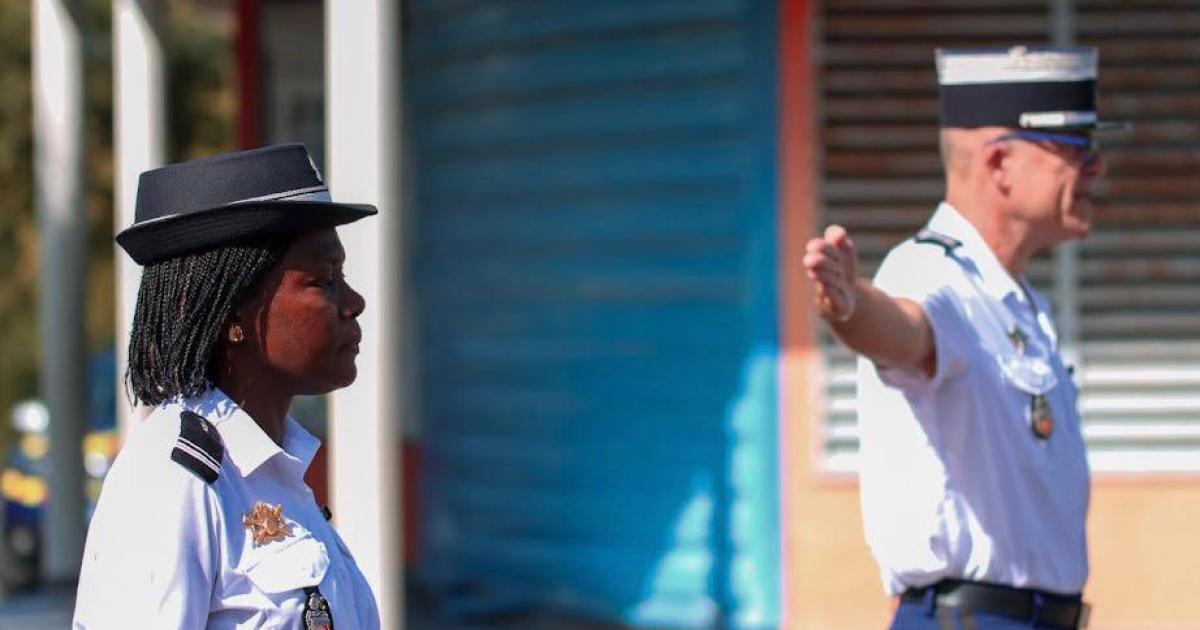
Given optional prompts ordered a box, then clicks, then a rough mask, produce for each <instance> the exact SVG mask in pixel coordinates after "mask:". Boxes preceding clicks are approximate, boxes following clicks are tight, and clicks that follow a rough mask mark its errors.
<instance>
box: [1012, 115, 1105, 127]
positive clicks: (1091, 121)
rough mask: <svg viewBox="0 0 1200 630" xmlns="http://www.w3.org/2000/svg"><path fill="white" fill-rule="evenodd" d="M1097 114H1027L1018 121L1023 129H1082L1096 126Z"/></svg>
mask: <svg viewBox="0 0 1200 630" xmlns="http://www.w3.org/2000/svg"><path fill="white" fill-rule="evenodd" d="M1096 120H1097V118H1096V112H1025V113H1024V114H1021V118H1020V119H1019V120H1018V121H1017V122H1018V123H1020V124H1021V126H1022V127H1025V128H1028V129H1039V128H1044V127H1082V126H1085V125H1095V124H1096Z"/></svg>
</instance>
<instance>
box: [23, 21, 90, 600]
mask: <svg viewBox="0 0 1200 630" xmlns="http://www.w3.org/2000/svg"><path fill="white" fill-rule="evenodd" d="M75 9H76V7H75V6H74V3H73V2H69V1H66V0H35V1H34V3H33V127H34V172H35V175H34V189H35V199H36V202H35V203H36V207H37V214H38V231H39V236H40V239H41V243H40V246H41V256H40V261H41V292H40V295H39V301H38V302H39V303H38V309H39V325H40V328H41V350H42V365H41V391H42V396H43V398H44V399H45V401H46V405H47V407H48V408H49V410H50V427H49V429H48V431H49V437H50V453H49V456H48V460H49V461H48V463H49V466H48V471H47V476H48V482H49V484H48V485H49V490H50V497H49V502H48V504H47V506H46V513H45V518H44V519H43V524H42V528H43V532H42V534H43V537H44V538H43V544H42V554H43V555H42V572H43V575H44V577H45V578H46V579H48V580H51V581H63V580H70V579H73V578H75V577H77V576H78V575H79V559H80V557H82V555H83V534H84V522H83V517H84V512H83V501H84V493H83V456H82V453H81V450H80V449H81V448H82V445H83V432H84V426H85V422H86V414H87V400H88V397H87V340H86V336H85V333H84V323H83V309H84V292H85V281H84V278H85V274H84V270H85V268H86V257H87V225H86V220H85V219H84V212H83V205H82V199H83V71H82V65H83V53H82V48H81V41H80V32H79V24H78V21H77V17H78V16H77V13H76V11H75Z"/></svg>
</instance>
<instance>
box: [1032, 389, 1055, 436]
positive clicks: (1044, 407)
mask: <svg viewBox="0 0 1200 630" xmlns="http://www.w3.org/2000/svg"><path fill="white" fill-rule="evenodd" d="M1029 428H1030V429H1033V435H1034V436H1036V437H1037V438H1038V439H1039V440H1048V439H1050V434H1051V433H1053V432H1054V417H1053V416H1051V415H1050V402H1049V401H1047V400H1046V397H1045V396H1043V395H1041V394H1037V395H1035V396H1034V397H1033V403H1032V406H1031V408H1030V410H1029Z"/></svg>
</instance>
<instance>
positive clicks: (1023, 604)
mask: <svg viewBox="0 0 1200 630" xmlns="http://www.w3.org/2000/svg"><path fill="white" fill-rule="evenodd" d="M930 591H933V598H934V603H935V604H936V605H937V606H939V607H942V608H957V609H961V610H965V611H966V610H969V611H971V612H977V613H987V614H992V615H1000V616H1002V617H1010V618H1013V619H1022V620H1026V621H1030V622H1036V623H1040V624H1042V625H1046V626H1051V627H1054V628H1070V629H1072V630H1074V629H1076V628H1085V627H1087V618H1088V612H1089V610H1090V608H1091V607H1090V606H1089V605H1088V604H1087V603H1085V602H1083V601H1082V600H1081V599H1080V598H1079V596H1078V595H1076V596H1070V595H1056V594H1054V593H1047V592H1045V591H1035V590H1031V589H1024V588H1013V587H1011V586H1000V585H998V584H985V583H983V582H964V581H962V580H942V581H941V582H938V583H937V584H933V585H930V586H925V587H922V588H910V589H908V590H906V591H904V593H903V594H902V595H901V596H900V599H901V600H903V601H906V602H923V601H927V600H926V598H927V597H929V596H930Z"/></svg>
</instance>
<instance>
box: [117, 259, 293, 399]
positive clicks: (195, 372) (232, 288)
mask: <svg viewBox="0 0 1200 630" xmlns="http://www.w3.org/2000/svg"><path fill="white" fill-rule="evenodd" d="M289 243H290V239H287V238H274V239H268V240H261V241H257V242H244V243H237V244H233V245H227V246H223V247H220V248H217V249H212V250H207V251H203V252H199V253H192V254H186V255H183V256H179V257H176V258H169V259H167V260H163V261H159V262H155V263H151V264H149V265H147V266H146V267H145V269H144V270H143V271H142V283H141V286H140V287H139V289H138V298H137V307H136V308H135V309H134V314H133V329H132V331H131V333H130V336H129V368H128V372H127V373H126V379H127V382H128V386H129V388H130V390H131V393H132V394H133V397H134V399H135V400H138V401H141V402H142V403H144V404H147V405H158V404H161V403H163V402H164V401H167V400H170V399H172V398H174V397H176V396H185V397H187V396H196V395H198V394H200V393H202V392H204V391H205V390H207V389H209V388H210V387H212V368H213V366H212V365H211V363H212V357H213V350H214V348H215V347H216V345H217V339H218V337H219V336H220V334H221V329H222V327H223V326H224V325H225V323H226V322H227V321H228V319H229V316H230V315H231V314H232V313H233V312H234V309H235V308H237V306H238V304H239V302H240V301H241V300H242V298H243V297H244V296H245V295H247V294H248V291H249V289H251V288H252V287H254V286H255V285H256V283H258V282H259V281H260V280H261V279H262V277H263V276H264V275H265V274H266V272H267V271H268V270H270V269H271V268H272V267H274V266H275V265H276V263H278V262H279V260H280V259H282V258H283V254H284V252H285V251H286V250H287V246H288V245H289Z"/></svg>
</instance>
